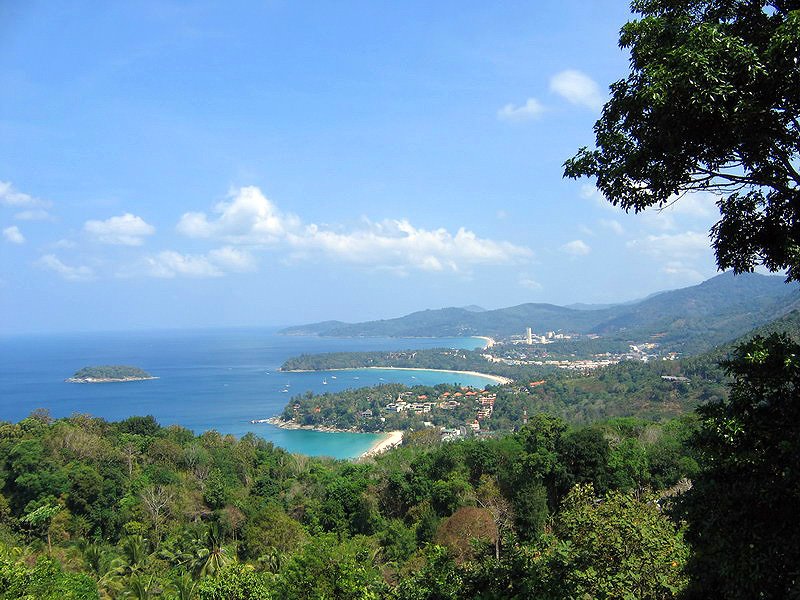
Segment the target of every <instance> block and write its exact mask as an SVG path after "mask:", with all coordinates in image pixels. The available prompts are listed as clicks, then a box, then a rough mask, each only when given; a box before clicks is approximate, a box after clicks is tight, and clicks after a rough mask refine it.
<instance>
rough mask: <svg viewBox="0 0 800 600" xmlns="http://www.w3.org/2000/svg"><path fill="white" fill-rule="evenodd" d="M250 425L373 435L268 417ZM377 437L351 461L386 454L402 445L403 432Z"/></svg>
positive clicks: (388, 432) (384, 433) (365, 432)
mask: <svg viewBox="0 0 800 600" xmlns="http://www.w3.org/2000/svg"><path fill="white" fill-rule="evenodd" d="M251 423H268V424H270V425H273V426H274V427H279V428H280V429H290V430H306V431H318V432H320V433H361V434H369V435H374V434H370V432H367V431H358V430H353V429H339V428H337V427H325V426H317V425H300V424H299V423H294V422H292V421H284V420H283V419H281V418H280V417H278V416H275V417H269V418H268V419H257V420H254V421H251ZM378 435H380V436H381V438H380V439H378V440H376V441H375V442H374V443H373V444H372V445H371V446H370V447H369V448H368V449H367V450H366V451H364V452H362V453H361V454H359V455H358V456H354V457H353V458H352V460H362V459H364V458H369V457H370V456H377V455H378V454H383V453H384V452H387V451H388V450H391V449H392V448H394V447H396V446H399V445H400V444H402V443H403V432H402V431H400V430H395V431H383V432H380V433H379V434H378Z"/></svg>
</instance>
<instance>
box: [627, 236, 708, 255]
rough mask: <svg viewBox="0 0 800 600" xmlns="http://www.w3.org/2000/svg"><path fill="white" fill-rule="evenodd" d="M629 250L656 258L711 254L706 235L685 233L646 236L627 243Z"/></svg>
mask: <svg viewBox="0 0 800 600" xmlns="http://www.w3.org/2000/svg"><path fill="white" fill-rule="evenodd" d="M627 246H628V247H629V248H632V249H635V250H638V251H641V252H645V253H646V254H649V255H650V256H654V257H657V258H662V257H667V258H671V259H674V258H695V257H698V256H701V255H703V254H710V253H711V242H710V240H709V238H708V234H707V233H699V232H697V231H685V232H683V233H676V234H662V235H648V236H646V237H644V238H640V239H635V240H631V241H630V242H628V244H627Z"/></svg>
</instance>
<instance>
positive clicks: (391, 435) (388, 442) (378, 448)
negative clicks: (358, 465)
mask: <svg viewBox="0 0 800 600" xmlns="http://www.w3.org/2000/svg"><path fill="white" fill-rule="evenodd" d="M402 443H403V432H402V431H399V430H398V431H387V432H386V437H385V438H383V439H382V440H378V441H377V442H375V443H374V444H373V445H372V447H371V448H370V449H369V450H367V451H366V452H363V453H362V454H361V456H359V457H358V460H362V459H365V458H369V457H370V456H377V455H378V454H383V453H384V452H388V451H389V450H391V449H392V448H395V447H397V446H399V445H401V444H402Z"/></svg>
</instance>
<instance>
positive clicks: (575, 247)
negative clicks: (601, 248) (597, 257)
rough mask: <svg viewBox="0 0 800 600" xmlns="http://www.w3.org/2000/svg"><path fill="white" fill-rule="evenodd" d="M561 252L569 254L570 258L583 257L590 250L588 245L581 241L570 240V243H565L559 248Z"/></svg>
mask: <svg viewBox="0 0 800 600" xmlns="http://www.w3.org/2000/svg"><path fill="white" fill-rule="evenodd" d="M561 250H562V251H563V252H566V253H567V254H571V255H572V256H585V255H587V254H589V253H590V252H591V251H592V249H591V248H590V247H589V244H587V243H586V242H584V241H583V240H572V241H571V242H567V243H566V244H564V245H563V246H561Z"/></svg>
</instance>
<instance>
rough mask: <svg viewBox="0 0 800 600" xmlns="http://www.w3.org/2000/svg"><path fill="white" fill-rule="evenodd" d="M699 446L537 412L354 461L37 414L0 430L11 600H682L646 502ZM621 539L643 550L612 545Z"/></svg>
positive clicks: (2, 572)
mask: <svg viewBox="0 0 800 600" xmlns="http://www.w3.org/2000/svg"><path fill="white" fill-rule="evenodd" d="M694 429H695V422H694V420H693V419H691V418H687V419H682V420H673V421H669V422H665V423H661V424H656V423H650V422H647V421H637V420H630V419H628V420H615V421H607V422H603V423H596V424H594V425H591V426H588V427H580V428H573V427H569V426H567V425H566V424H565V423H564V422H563V421H561V420H560V419H558V418H555V417H550V416H547V415H544V414H542V415H535V416H533V417H532V419H531V422H530V423H529V424H528V425H527V426H526V427H524V428H522V429H521V430H520V431H519V432H518V433H516V434H513V435H509V436H507V437H503V438H499V439H490V440H483V441H477V440H473V441H462V442H452V443H447V444H439V443H436V442H435V441H434V440H432V439H431V438H430V436H428V435H426V433H425V432H420V433H419V434H414V435H409V436H407V438H406V440H405V442H406V443H405V444H404V445H403V447H402V448H400V449H398V450H396V451H393V452H391V453H389V454H386V455H383V456H380V457H378V458H377V459H375V460H370V461H369V462H365V463H351V462H335V461H330V460H321V459H313V458H308V457H303V456H297V455H290V454H288V453H286V452H284V451H283V450H280V449H278V448H275V447H273V446H272V445H271V444H269V443H266V442H264V441H262V440H260V439H258V438H256V437H253V436H245V437H244V438H242V439H241V440H236V439H234V438H233V437H230V436H220V435H219V434H217V433H215V432H213V431H212V432H207V433H205V434H203V435H200V436H195V435H193V434H192V433H191V432H189V431H187V430H185V429H182V428H180V427H168V428H162V427H160V426H159V425H158V424H157V423H156V422H155V421H154V420H153V419H152V418H149V417H132V418H130V419H127V420H125V421H122V422H118V423H108V422H106V421H103V420H102V419H94V418H91V417H88V416H83V415H80V416H75V417H72V418H69V419H60V420H57V421H53V420H51V419H50V418H49V417H48V416H47V414H45V413H37V414H34V415H32V416H31V417H29V418H27V419H25V420H23V421H22V422H20V423H18V424H10V423H6V424H2V425H0V485H2V487H1V488H0V489H2V495H0V598H17V597H32V598H33V597H35V598H48V599H50V598H52V599H56V598H59V599H60V598H81V599H83V598H86V599H88V598H98V597H104V598H118V597H136V598H154V597H162V598H181V599H185V598H201V599H203V600H211V599H222V598H225V599H239V598H242V599H244V598H259V599H265V598H285V599H295V598H296V599H298V600H299V599H307V598H342V599H345V598H365V599H366V598H387V599H388V598H396V599H408V600H412V599H415V598H420V597H426V598H427V597H431V598H433V597H436V598H465V599H466V598H475V597H495V595H496V594H508V595H511V594H512V593H514V594H521V595H528V594H534V595H535V596H534V597H566V596H567V595H574V594H578V595H582V594H584V593H587V592H588V591H589V590H591V589H594V587H595V586H597V585H601V584H602V585H608V586H611V588H610V589H612V590H613V589H616V590H617V591H618V592H619V593H621V592H622V590H623V589H625V586H626V585H627V583H625V582H627V581H628V578H631V577H632V578H634V579H635V580H637V581H638V585H640V586H641V587H642V589H645V590H648V591H649V592H652V593H653V594H658V597H664V598H666V597H672V596H673V595H674V593H676V592H677V591H679V590H680V589H681V587H682V586H683V584H684V581H685V577H684V575H683V572H682V568H683V565H684V563H685V561H686V559H687V553H688V550H687V548H686V545H685V544H684V542H683V540H682V534H681V532H680V529H679V528H678V527H677V526H676V525H674V524H672V523H671V522H670V521H669V520H668V519H667V517H666V516H665V515H664V514H662V513H661V512H659V510H658V509H657V506H656V504H654V503H653V502H651V499H652V498H657V497H663V496H664V495H665V494H667V490H670V489H671V488H672V486H675V485H676V484H679V482H680V481H681V480H682V478H685V477H691V476H692V475H693V474H694V472H695V471H696V469H697V462H696V457H695V456H694V455H693V452H692V451H690V450H689V449H687V447H686V445H685V442H686V440H687V437H688V436H689V435H690V434H691V432H692V431H693V430H694ZM576 484H580V485H579V487H573V486H575V485H576ZM670 493H671V492H670ZM598 496H599V497H603V498H605V502H603V503H602V504H597V502H596V500H595V498H596V497H598ZM626 523H627V524H630V523H635V525H634V526H633V529H631V530H629V534H628V535H629V536H630V535H633V536H635V537H636V538H637V539H640V540H641V543H640V544H638V545H637V549H636V550H634V551H633V552H632V553H631V552H630V549H625V548H624V546H625V545H626V544H627V543H628V541H623V540H621V539H619V538H617V537H616V536H609V535H607V533H608V532H609V531H611V529H613V528H615V527H622V526H626V527H629V526H630V525H624V524H626ZM472 540H474V541H472ZM609 553H611V555H620V556H622V555H623V554H625V555H626V556H627V558H626V559H625V560H622V561H619V562H617V561H609V560H608V556H609ZM640 562H645V563H650V564H652V565H653V568H651V569H649V570H648V571H646V572H644V571H640V570H639V568H638V566H637V565H638V564H639V563H640ZM587 567H591V568H593V569H595V570H596V572H595V573H593V574H592V575H589V574H588V573H587V572H586V571H585V569H586V568H587ZM566 574H569V575H570V576H569V577H565V575H566ZM653 597H655V596H653Z"/></svg>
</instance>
